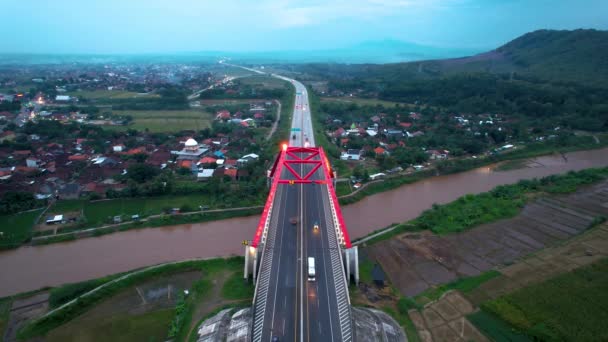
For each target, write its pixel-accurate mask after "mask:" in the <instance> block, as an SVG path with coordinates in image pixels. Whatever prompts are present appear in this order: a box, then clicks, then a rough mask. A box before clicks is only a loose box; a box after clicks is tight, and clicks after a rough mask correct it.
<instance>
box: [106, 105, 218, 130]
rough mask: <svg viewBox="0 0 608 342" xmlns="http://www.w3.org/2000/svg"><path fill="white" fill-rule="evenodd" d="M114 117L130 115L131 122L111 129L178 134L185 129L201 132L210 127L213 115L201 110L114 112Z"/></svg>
mask: <svg viewBox="0 0 608 342" xmlns="http://www.w3.org/2000/svg"><path fill="white" fill-rule="evenodd" d="M112 113H113V114H114V115H130V116H131V117H133V122H132V123H131V124H130V125H128V126H114V127H112V129H122V130H126V129H129V128H132V129H137V130H146V129H147V130H148V131H150V132H178V131H181V130H186V129H193V130H201V129H204V128H208V127H211V122H212V121H213V114H212V113H209V112H206V111H203V110H194V109H189V110H115V111H113V112H112Z"/></svg>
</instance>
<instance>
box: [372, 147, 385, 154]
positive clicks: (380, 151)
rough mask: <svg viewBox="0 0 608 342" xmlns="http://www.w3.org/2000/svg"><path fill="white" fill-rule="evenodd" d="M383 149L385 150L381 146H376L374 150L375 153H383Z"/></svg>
mask: <svg viewBox="0 0 608 342" xmlns="http://www.w3.org/2000/svg"><path fill="white" fill-rule="evenodd" d="M385 151H386V150H385V149H383V148H382V147H376V148H375V149H374V152H376V154H382V153H384V152H385Z"/></svg>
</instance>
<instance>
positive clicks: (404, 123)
mask: <svg viewBox="0 0 608 342" xmlns="http://www.w3.org/2000/svg"><path fill="white" fill-rule="evenodd" d="M399 126H401V127H403V128H410V127H412V123H411V122H400V123H399Z"/></svg>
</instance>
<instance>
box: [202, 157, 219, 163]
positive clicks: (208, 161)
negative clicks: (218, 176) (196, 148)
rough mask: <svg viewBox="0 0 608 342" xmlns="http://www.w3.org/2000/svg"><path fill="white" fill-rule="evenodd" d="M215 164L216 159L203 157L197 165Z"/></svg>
mask: <svg viewBox="0 0 608 342" xmlns="http://www.w3.org/2000/svg"><path fill="white" fill-rule="evenodd" d="M216 162H217V159H216V158H213V157H203V158H201V159H200V160H199V161H198V165H215V163H216Z"/></svg>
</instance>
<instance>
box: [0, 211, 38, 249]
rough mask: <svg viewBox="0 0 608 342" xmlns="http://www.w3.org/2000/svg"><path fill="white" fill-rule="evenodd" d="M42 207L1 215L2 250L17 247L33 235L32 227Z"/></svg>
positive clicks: (0, 242)
mask: <svg viewBox="0 0 608 342" xmlns="http://www.w3.org/2000/svg"><path fill="white" fill-rule="evenodd" d="M41 212H42V209H37V210H31V211H26V212H22V213H18V214H13V215H5V216H0V232H2V234H1V235H0V250H1V249H4V248H15V247H18V246H20V245H21V244H23V243H24V242H25V241H27V240H28V239H30V237H31V236H32V227H33V226H34V223H36V222H35V221H36V219H37V218H38V215H40V213H41Z"/></svg>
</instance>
